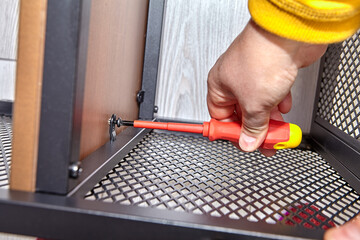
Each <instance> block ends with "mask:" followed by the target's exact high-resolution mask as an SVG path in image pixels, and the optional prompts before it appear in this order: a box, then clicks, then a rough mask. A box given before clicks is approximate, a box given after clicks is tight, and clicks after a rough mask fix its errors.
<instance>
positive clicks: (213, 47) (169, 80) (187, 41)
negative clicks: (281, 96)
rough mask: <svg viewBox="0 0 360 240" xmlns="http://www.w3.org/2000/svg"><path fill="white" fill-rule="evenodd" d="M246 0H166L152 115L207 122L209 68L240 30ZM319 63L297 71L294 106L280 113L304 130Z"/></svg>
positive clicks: (308, 127) (311, 103) (310, 113)
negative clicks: (287, 111) (154, 111)
mask: <svg viewBox="0 0 360 240" xmlns="http://www.w3.org/2000/svg"><path fill="white" fill-rule="evenodd" d="M249 18H250V16H249V13H248V10H247V1H233V0H225V1H218V0H196V1H191V0H183V1H180V2H179V1H177V0H167V4H166V7H165V17H164V25H163V33H162V46H161V56H160V67H159V78H158V85H157V95H156V100H155V104H156V105H157V106H158V109H159V110H158V113H157V115H156V116H157V117H159V118H176V119H186V120H195V121H206V120H208V119H209V118H210V116H209V114H208V110H207V105H206V94H207V86H206V80H207V75H208V72H209V70H210V68H211V67H212V66H213V65H214V63H215V61H216V60H217V58H218V57H219V56H220V55H221V54H222V53H223V52H224V51H225V50H226V49H227V47H228V46H229V44H230V43H231V42H232V41H233V39H234V38H235V37H236V36H237V35H238V34H239V33H240V32H241V31H242V29H243V28H244V26H245V25H246V23H247V22H248V20H249ZM318 66H319V65H318V63H316V64H315V65H312V66H310V67H308V68H306V69H302V70H301V71H300V72H299V76H298V79H297V81H296V83H295V84H294V86H293V89H292V95H293V109H292V111H291V112H290V113H289V114H287V115H286V116H285V119H286V120H287V121H290V122H294V123H297V124H299V125H300V126H301V127H302V129H303V131H304V132H309V130H310V123H311V116H312V110H313V102H314V96H315V88H316V79H317V72H318Z"/></svg>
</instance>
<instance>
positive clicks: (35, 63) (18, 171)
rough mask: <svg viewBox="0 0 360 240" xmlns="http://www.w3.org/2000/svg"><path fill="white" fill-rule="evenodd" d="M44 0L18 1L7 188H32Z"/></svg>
mask: <svg viewBox="0 0 360 240" xmlns="http://www.w3.org/2000/svg"><path fill="white" fill-rule="evenodd" d="M46 4H47V1H46V0H33V1H21V5H20V28H19V48H18V51H19V52H18V64H17V72H16V74H17V78H16V90H15V91H16V101H15V104H14V112H13V116H14V117H13V143H12V144H13V145H12V162H11V176H10V188H11V189H13V190H22V191H35V180H36V167H35V166H36V162H37V150H38V134H39V121H40V101H41V83H42V73H43V59H44V44H45V25H46Z"/></svg>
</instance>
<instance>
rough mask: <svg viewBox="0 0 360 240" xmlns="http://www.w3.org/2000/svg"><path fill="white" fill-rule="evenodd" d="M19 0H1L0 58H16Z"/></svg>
mask: <svg viewBox="0 0 360 240" xmlns="http://www.w3.org/2000/svg"><path fill="white" fill-rule="evenodd" d="M18 25H19V0H1V1H0V59H12V60H15V59H16V50H17V36H18Z"/></svg>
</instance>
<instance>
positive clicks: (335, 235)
mask: <svg viewBox="0 0 360 240" xmlns="http://www.w3.org/2000/svg"><path fill="white" fill-rule="evenodd" d="M359 236H360V215H358V216H356V217H355V218H354V219H353V220H351V221H349V222H347V223H345V224H344V225H343V226H341V227H338V228H331V229H330V230H328V231H326V232H325V235H324V239H325V240H332V239H341V240H348V239H359Z"/></svg>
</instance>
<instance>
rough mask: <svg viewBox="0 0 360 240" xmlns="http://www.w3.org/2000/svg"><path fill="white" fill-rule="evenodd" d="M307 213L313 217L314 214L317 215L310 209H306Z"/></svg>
mask: <svg viewBox="0 0 360 240" xmlns="http://www.w3.org/2000/svg"><path fill="white" fill-rule="evenodd" d="M305 212H307V213H308V214H310V215H311V216H312V215H314V213H315V212H314V211H313V210H311V209H309V208H306V209H305Z"/></svg>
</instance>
